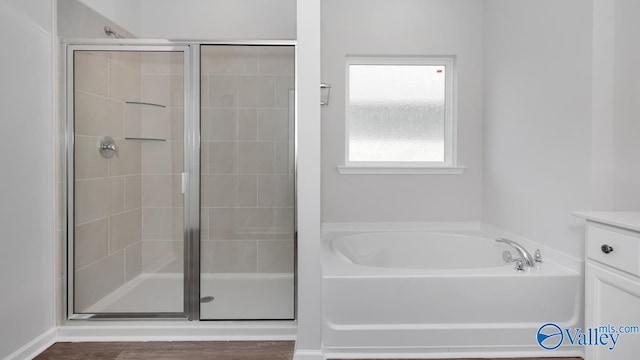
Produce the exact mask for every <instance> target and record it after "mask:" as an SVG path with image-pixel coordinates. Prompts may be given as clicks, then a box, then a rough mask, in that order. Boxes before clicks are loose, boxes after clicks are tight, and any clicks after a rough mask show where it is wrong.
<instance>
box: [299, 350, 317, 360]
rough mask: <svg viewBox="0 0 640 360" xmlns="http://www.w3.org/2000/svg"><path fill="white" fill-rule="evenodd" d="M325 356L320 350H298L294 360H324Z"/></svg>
mask: <svg viewBox="0 0 640 360" xmlns="http://www.w3.org/2000/svg"><path fill="white" fill-rule="evenodd" d="M324 359H325V358H324V355H323V354H322V351H320V350H296V351H295V352H294V353H293V360H324Z"/></svg>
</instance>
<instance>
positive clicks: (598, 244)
mask: <svg viewBox="0 0 640 360" xmlns="http://www.w3.org/2000/svg"><path fill="white" fill-rule="evenodd" d="M603 245H608V246H610V247H611V248H613V250H612V251H611V252H609V253H606V252H605V251H603V250H602V246H603ZM586 250H587V251H586V252H587V257H588V258H589V259H593V260H596V261H599V262H601V263H604V264H606V265H609V266H611V267H614V268H616V269H620V270H622V271H626V272H628V273H631V274H634V275H636V276H640V234H636V233H632V232H628V233H627V232H625V231H624V230H618V229H614V228H610V227H607V226H603V225H599V224H589V225H588V226H587V249H586Z"/></svg>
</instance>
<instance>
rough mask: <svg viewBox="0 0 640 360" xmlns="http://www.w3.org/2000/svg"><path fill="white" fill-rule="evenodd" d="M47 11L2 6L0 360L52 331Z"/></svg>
mask: <svg viewBox="0 0 640 360" xmlns="http://www.w3.org/2000/svg"><path fill="white" fill-rule="evenodd" d="M52 5H53V4H52V2H51V1H42V0H5V1H2V2H0V42H2V44H3V46H4V48H5V52H4V53H3V55H2V57H1V58H0V64H1V66H0V78H1V79H2V82H0V109H2V110H1V111H0V114H2V115H0V116H1V121H0V134H2V141H1V142H0V166H2V169H3V175H2V186H1V187H0V199H2V205H1V206H0V242H1V243H2V251H0V274H2V277H1V278H2V281H1V282H0V287H1V288H2V300H1V301H0V304H2V305H1V306H0V358H4V357H5V356H8V355H9V354H11V353H13V352H14V351H16V350H18V349H20V348H21V347H23V346H24V345H26V344H27V343H29V342H31V341H32V340H34V339H36V338H38V337H40V336H45V335H46V334H49V333H51V331H52V329H53V327H54V326H55V313H54V304H55V300H54V296H55V295H54V294H55V287H54V281H55V275H56V274H55V269H54V243H55V237H54V236H55V227H54V186H55V184H54V160H55V157H54V154H55V151H54V150H55V147H54V139H55V132H54V116H53V47H52V38H53V36H54V35H53V24H52V20H53V16H52V12H53V6H52ZM9 49H10V50H9Z"/></svg>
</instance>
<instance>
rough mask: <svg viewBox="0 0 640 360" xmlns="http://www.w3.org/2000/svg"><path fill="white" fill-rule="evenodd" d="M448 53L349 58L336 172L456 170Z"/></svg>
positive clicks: (450, 61) (453, 171)
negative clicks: (342, 152) (342, 147)
mask: <svg viewBox="0 0 640 360" xmlns="http://www.w3.org/2000/svg"><path fill="white" fill-rule="evenodd" d="M453 66H454V61H453V58H451V57H438V58H435V57H427V58H402V59H399V58H349V59H348V60H347V68H346V72H347V73H346V79H347V81H346V85H347V91H346V159H345V166H339V167H338V170H339V171H340V172H341V173H461V172H462V170H463V168H460V167H457V166H456V165H457V164H456V161H455V157H454V153H455V144H454V140H455V136H454V131H455V124H454V103H453V102H454V99H453V98H454V97H453V94H454V89H453V72H454V69H453Z"/></svg>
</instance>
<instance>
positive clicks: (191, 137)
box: [63, 40, 200, 320]
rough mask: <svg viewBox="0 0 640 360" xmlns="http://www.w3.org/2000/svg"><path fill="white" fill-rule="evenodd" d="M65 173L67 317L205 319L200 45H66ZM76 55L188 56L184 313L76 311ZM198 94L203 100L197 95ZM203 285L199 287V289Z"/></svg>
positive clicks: (91, 43)
mask: <svg viewBox="0 0 640 360" xmlns="http://www.w3.org/2000/svg"><path fill="white" fill-rule="evenodd" d="M64 45H65V48H66V49H65V52H64V55H65V58H64V63H65V71H66V73H65V76H64V79H65V84H64V86H65V91H64V94H65V95H66V98H65V101H64V104H65V115H64V118H65V119H66V121H65V130H64V134H65V141H64V145H65V155H66V156H65V159H66V163H65V171H64V172H63V173H64V174H65V179H64V182H65V183H66V186H65V190H66V194H65V196H64V198H65V200H66V209H65V211H64V214H65V216H66V246H67V248H66V251H65V252H64V253H65V255H66V269H67V281H66V284H65V285H66V286H67V289H66V291H64V292H63V294H65V295H66V307H65V310H66V314H65V315H66V316H65V318H66V319H68V320H88V319H91V320H101V319H163V320H166V319H185V320H197V319H199V317H200V297H199V295H200V290H199V282H200V281H199V280H200V258H199V253H200V251H199V247H200V235H199V232H200V215H199V211H200V210H199V206H200V146H199V141H200V138H199V133H200V129H199V119H200V96H199V91H198V93H197V94H194V93H195V92H196V89H199V88H200V79H199V71H194V69H199V67H200V53H199V51H200V47H199V46H198V45H197V44H190V43H172V42H167V41H158V42H151V43H140V42H138V41H135V40H133V41H131V40H120V41H116V42H114V41H110V40H107V41H104V42H83V41H79V42H73V41H65V42H64ZM75 51H132V52H166V53H169V52H182V53H183V59H184V62H183V64H184V65H183V69H184V75H183V76H184V83H183V88H184V90H183V97H184V136H183V141H184V158H183V161H184V163H183V164H184V165H183V172H182V174H183V175H182V190H183V194H184V203H183V206H184V210H183V216H184V224H183V242H184V257H183V260H184V270H183V311H182V312H124V313H121V312H109V313H76V312H75V309H74V289H75V279H74V273H75V266H74V260H75V259H74V228H75V218H74V206H75V204H74V187H75V176H74V170H75V169H74V166H75V163H74V156H75V143H74V137H75V129H74V116H75V114H74V100H75V94H74V92H75V87H74V75H75V74H74V64H75V59H74V52H75ZM196 95H197V96H196ZM194 284H197V285H198V286H195V285H194Z"/></svg>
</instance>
